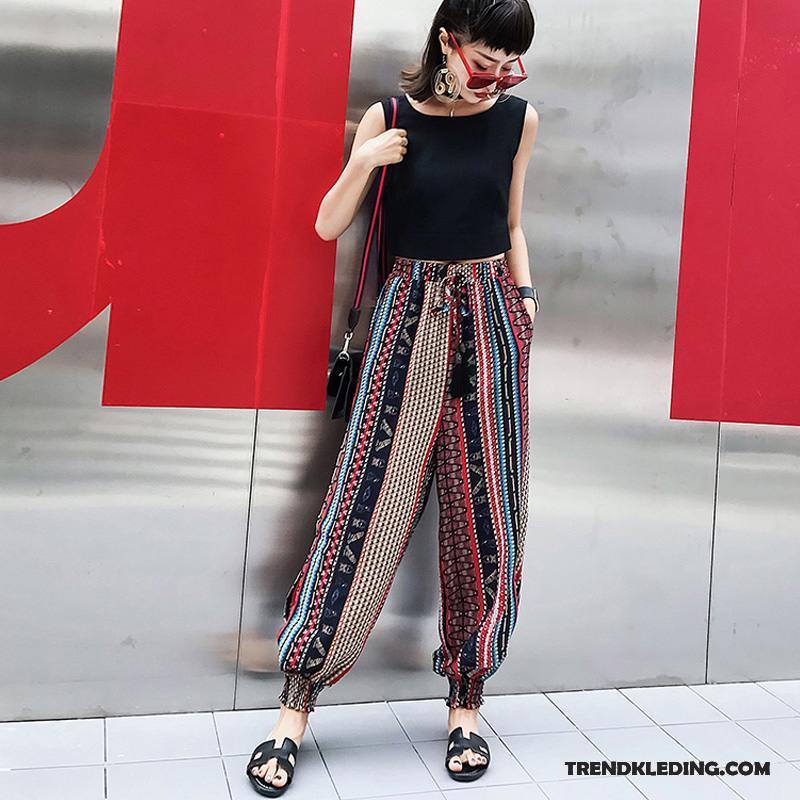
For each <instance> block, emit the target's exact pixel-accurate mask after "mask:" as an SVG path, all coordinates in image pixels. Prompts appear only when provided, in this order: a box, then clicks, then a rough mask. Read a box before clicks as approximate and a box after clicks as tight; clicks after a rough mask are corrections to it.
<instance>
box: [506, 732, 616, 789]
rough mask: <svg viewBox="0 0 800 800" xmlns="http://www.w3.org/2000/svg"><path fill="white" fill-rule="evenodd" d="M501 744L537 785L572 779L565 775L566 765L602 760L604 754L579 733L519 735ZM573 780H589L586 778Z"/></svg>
mask: <svg viewBox="0 0 800 800" xmlns="http://www.w3.org/2000/svg"><path fill="white" fill-rule="evenodd" d="M503 741H504V742H505V743H506V745H507V746H508V747H509V749H510V750H511V752H512V753H513V754H514V756H515V757H516V759H517V761H519V763H520V764H522V765H523V766H524V767H525V770H526V771H527V772H528V774H529V775H530V776H531V777H532V778H533V779H534V780H535V781H538V782H539V783H541V782H542V781H563V780H569V779H570V778H574V777H575V776H574V775H570V774H569V772H568V771H567V767H566V766H565V765H564V762H565V761H602V760H603V754H602V753H601V752H600V751H599V750H598V749H597V748H596V747H595V746H594V745H593V744H592V743H591V742H590V741H589V740H588V739H587V738H586V737H585V736H584V735H583V734H582V733H580V732H579V731H567V732H564V733H527V734H519V735H513V736H504V737H503ZM576 780H588V776H587V777H581V778H576Z"/></svg>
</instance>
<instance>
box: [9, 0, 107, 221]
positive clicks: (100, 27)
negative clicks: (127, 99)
mask: <svg viewBox="0 0 800 800" xmlns="http://www.w3.org/2000/svg"><path fill="white" fill-rule="evenodd" d="M121 6H122V0H21V1H20V0H0V89H1V90H0V223H8V222H20V221H22V220H29V219H34V218H36V217H39V216H42V215H43V214H47V213H48V212H50V211H52V210H53V209H54V208H58V206H60V205H62V204H63V203H66V202H67V201H68V200H69V199H70V198H71V197H72V196H73V195H75V194H76V193H77V192H78V191H79V190H80V188H81V187H82V186H83V184H84V183H85V182H86V180H87V178H88V177H89V175H90V174H91V172H92V170H93V169H94V167H95V164H96V162H97V157H98V155H99V153H100V150H101V149H102V146H103V140H104V139H105V135H106V127H107V126H108V112H109V108H110V105H111V84H112V79H113V76H114V56H115V50H116V43H117V32H118V26H119V16H120V8H121Z"/></svg>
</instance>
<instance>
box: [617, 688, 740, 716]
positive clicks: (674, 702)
mask: <svg viewBox="0 0 800 800" xmlns="http://www.w3.org/2000/svg"><path fill="white" fill-rule="evenodd" d="M620 691H621V692H622V693H623V694H624V695H625V696H626V697H627V698H628V699H629V700H632V701H633V702H634V703H635V704H636V705H637V706H639V708H641V709H642V711H644V713H645V714H647V716H648V717H650V718H651V719H653V720H655V721H656V722H657V723H658V724H659V725H671V724H676V725H677V724H680V723H682V722H724V721H725V719H726V717H725V715H724V714H723V713H722V712H721V711H718V710H717V709H716V708H714V706H712V705H711V704H710V703H707V702H706V701H705V700H703V698H702V697H700V696H699V695H698V694H697V693H696V692H693V691H692V690H691V689H690V688H689V687H688V686H645V687H642V688H634V689H621V690H620Z"/></svg>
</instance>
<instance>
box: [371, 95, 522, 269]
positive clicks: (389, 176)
mask: <svg viewBox="0 0 800 800" xmlns="http://www.w3.org/2000/svg"><path fill="white" fill-rule="evenodd" d="M397 101H398V102H397V121H396V123H395V127H397V128H405V129H406V130H407V132H408V150H407V151H406V154H405V156H404V158H403V160H402V161H401V162H399V163H397V164H389V166H388V168H387V170H386V181H385V183H384V188H383V192H384V194H383V203H384V225H385V229H386V250H387V255H388V256H389V258H390V259H391V258H393V257H394V256H405V257H407V258H412V259H420V260H431V261H451V260H453V261H454V260H458V259H463V260H472V259H479V258H488V257H489V256H493V255H496V254H498V253H503V252H505V251H507V250H510V249H511V237H510V235H509V230H508V197H509V188H510V186H511V176H512V172H513V161H514V156H515V155H516V153H517V149H518V148H519V142H520V139H521V138H522V129H523V126H524V123H525V112H526V111H527V107H528V101H527V100H525V99H523V98H521V97H517V96H516V95H507V96H506V97H504V98H501V99H498V100H495V102H494V104H493V105H492V106H491V107H490V108H489V109H487V110H486V111H481V112H479V113H477V114H471V115H469V116H457V117H449V116H433V115H431V114H424V113H423V112H421V111H418V110H417V109H416V108H414V107H413V106H412V105H411V103H410V102H409V101H408V99H407V98H406V96H405V94H400V95H397ZM381 104H382V106H383V113H384V120H385V123H386V128H387V129H388V128H390V127H391V124H392V102H391V98H390V97H385V98H382V99H381Z"/></svg>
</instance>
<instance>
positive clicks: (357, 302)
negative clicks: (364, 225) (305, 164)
mask: <svg viewBox="0 0 800 800" xmlns="http://www.w3.org/2000/svg"><path fill="white" fill-rule="evenodd" d="M391 101H392V124H391V127H392V128H394V127H395V126H396V125H397V98H396V97H392V98H391ZM388 166H389V165H388V164H384V165H383V167H381V174H380V177H379V180H378V192H377V194H376V196H375V205H374V206H373V209H372V219H371V220H370V224H369V228H368V230H367V237H366V240H365V241H364V249H363V254H362V257H361V274H360V276H359V279H358V285H357V287H356V293H355V298H354V299H353V305H352V307H351V309H350V315H349V317H348V329H349V330H350V331H351V332H352V331H353V329H354V328H355V327H356V325H357V324H358V317H359V314H360V311H361V297H362V295H363V293H364V286H365V284H366V277H367V270H368V267H369V256H370V252H371V249H372V240H373V239H374V238H375V233H376V231H377V232H378V239H379V241H381V237H382V235H383V234H384V227H385V226H384V224H383V202H382V200H383V184H384V182H385V180H386V168H387V167H388ZM381 245H382V246H381V247H380V253H379V260H380V263H379V273H380V277H381V280H384V279H385V277H386V264H385V259H386V252H385V242H381Z"/></svg>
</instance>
